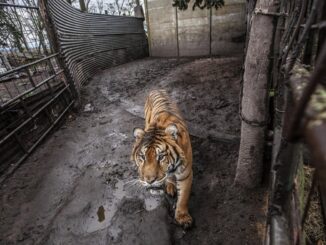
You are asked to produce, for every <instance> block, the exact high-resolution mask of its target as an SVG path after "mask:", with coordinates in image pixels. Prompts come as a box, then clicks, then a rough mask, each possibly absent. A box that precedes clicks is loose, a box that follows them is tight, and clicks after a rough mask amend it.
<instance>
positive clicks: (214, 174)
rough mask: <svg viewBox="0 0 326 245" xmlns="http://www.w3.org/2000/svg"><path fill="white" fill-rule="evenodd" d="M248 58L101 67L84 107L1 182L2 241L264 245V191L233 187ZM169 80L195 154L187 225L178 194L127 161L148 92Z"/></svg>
mask: <svg viewBox="0 0 326 245" xmlns="http://www.w3.org/2000/svg"><path fill="white" fill-rule="evenodd" d="M241 62H242V61H241V58H237V57H234V58H214V59H209V58H208V59H196V60H192V59H180V60H179V61H178V60H176V59H150V58H148V59H144V60H139V61H135V62H131V63H128V64H125V65H121V66H118V67H114V68H111V69H108V70H105V71H103V72H101V73H99V74H98V75H97V76H95V77H94V78H93V80H92V81H90V82H89V84H87V85H86V86H85V87H84V88H83V90H82V107H81V110H80V112H78V113H70V114H69V115H68V116H67V118H66V120H65V121H64V123H63V125H62V126H61V127H60V128H59V129H57V130H56V131H55V132H53V134H52V135H51V136H50V137H48V139H47V140H46V141H45V142H44V143H43V144H42V145H41V146H40V147H39V148H38V149H37V150H36V151H35V152H33V154H32V155H31V156H30V157H29V158H28V159H27V161H26V162H25V163H24V164H23V165H22V166H21V167H20V168H19V169H18V170H17V171H16V172H15V173H14V175H13V176H12V177H11V178H9V179H8V180H7V181H6V182H5V184H4V185H3V186H1V188H0V196H1V200H0V210H1V212H0V244H139V245H146V244H149V245H150V244H162V245H163V244H164V245H165V244H261V243H262V240H263V233H264V229H265V220H266V217H265V216H266V201H267V200H266V190H265V188H261V189H258V190H253V191H243V190H239V189H237V188H236V187H234V186H233V178H234V174H235V167H236V160H237V152H238V147H239V133H240V120H239V117H238V107H239V89H240V72H241ZM156 88H164V89H166V90H167V91H168V93H169V94H170V95H171V97H172V98H174V99H175V100H176V101H177V103H178V105H179V107H180V110H181V111H182V113H183V115H184V117H185V119H186V121H187V122H188V125H189V131H190V134H191V140H192V145H193V152H194V166H193V169H194V182H193V188H192V194H191V199H190V204H189V207H190V213H191V214H192V216H193V218H194V220H195V223H194V226H193V227H192V229H190V230H187V231H184V230H183V229H182V228H180V227H178V226H177V225H176V224H175V222H174V219H173V203H174V200H173V199H171V198H168V197H166V196H165V194H162V192H160V191H156V192H150V191H148V190H145V189H144V188H143V187H141V186H140V185H139V184H138V182H137V181H136V179H137V172H136V168H135V166H134V165H133V164H132V163H131V162H130V160H129V158H130V152H131V147H132V143H133V137H132V130H133V128H134V127H142V126H143V125H144V119H143V117H144V116H143V106H144V103H145V99H146V94H147V93H148V92H149V91H150V90H152V89H156Z"/></svg>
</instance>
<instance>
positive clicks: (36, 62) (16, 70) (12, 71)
mask: <svg viewBox="0 0 326 245" xmlns="http://www.w3.org/2000/svg"><path fill="white" fill-rule="evenodd" d="M57 55H58V53H55V54H52V55H49V56H47V57H44V58H42V59H39V60H36V61H34V62H31V63H28V64H26V65H22V66H19V67H16V68H14V69H12V70H10V71H7V72H4V73H1V74H0V78H2V77H5V76H8V75H10V74H12V73H15V72H18V71H20V70H23V69H26V68H28V67H29V66H32V65H36V64H38V63H40V62H42V61H45V60H47V59H50V58H53V57H56V56H57ZM0 83H4V81H1V80H0Z"/></svg>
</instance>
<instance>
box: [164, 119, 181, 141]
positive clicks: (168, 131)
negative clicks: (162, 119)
mask: <svg viewBox="0 0 326 245" xmlns="http://www.w3.org/2000/svg"><path fill="white" fill-rule="evenodd" d="M165 133H166V134H169V135H171V136H172V137H173V139H175V140H177V139H178V128H177V126H176V125H175V124H174V123H171V124H169V125H168V126H167V127H166V129H165Z"/></svg>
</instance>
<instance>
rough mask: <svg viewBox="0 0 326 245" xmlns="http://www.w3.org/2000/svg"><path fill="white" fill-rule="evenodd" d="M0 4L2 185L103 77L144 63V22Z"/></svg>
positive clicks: (29, 2) (43, 3)
mask: <svg viewBox="0 0 326 245" xmlns="http://www.w3.org/2000/svg"><path fill="white" fill-rule="evenodd" d="M14 3H15V2H14V1H6V3H3V2H0V183H2V182H3V181H4V180H5V179H6V178H7V177H8V176H10V175H11V174H12V173H13V172H14V171H15V170H16V169H17V168H18V167H19V166H20V164H21V163H22V162H23V161H24V160H25V159H26V158H27V157H28V156H29V155H30V153H31V152H32V151H33V150H34V149H35V148H36V147H37V146H38V145H39V143H40V142H41V141H42V140H43V139H44V138H45V137H46V136H47V135H48V134H49V132H50V131H51V130H52V129H53V127H55V125H56V124H58V122H59V121H60V119H61V118H62V117H63V116H64V115H65V113H66V112H67V111H68V110H69V109H70V108H71V107H74V106H75V105H76V104H78V103H79V94H80V89H81V86H82V85H83V84H85V83H86V82H87V81H88V80H89V79H91V78H92V77H93V76H94V75H95V74H96V73H97V72H99V71H101V70H102V69H105V68H108V67H112V66H115V65H119V64H122V63H126V62H128V61H131V60H134V59H137V58H143V57H146V56H147V55H148V51H147V50H148V47H147V38H146V34H145V31H144V28H143V18H136V17H125V16H109V15H100V14H88V13H83V12H81V11H79V10H77V9H75V8H73V7H72V6H71V5H69V4H68V3H67V2H66V1H64V0H40V1H39V2H38V3H37V1H36V0H26V1H25V0H24V1H21V2H20V3H22V4H25V5H17V4H14Z"/></svg>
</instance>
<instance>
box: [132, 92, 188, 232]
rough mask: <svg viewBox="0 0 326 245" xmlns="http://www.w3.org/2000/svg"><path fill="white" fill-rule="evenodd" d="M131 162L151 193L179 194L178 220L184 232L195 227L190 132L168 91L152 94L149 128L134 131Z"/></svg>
mask: <svg viewBox="0 0 326 245" xmlns="http://www.w3.org/2000/svg"><path fill="white" fill-rule="evenodd" d="M133 136H134V138H135V143H134V146H133V149H132V154H131V160H132V161H133V162H135V163H136V166H137V168H138V174H139V181H140V182H141V183H142V185H143V186H145V187H147V188H148V189H151V188H159V187H165V191H166V193H167V194H168V195H170V196H172V197H174V196H175V195H176V194H177V202H176V209H175V213H174V218H175V220H176V222H177V224H179V225H181V226H183V227H184V228H189V227H191V225H192V222H193V219H192V217H191V216H190V214H189V211H188V201H189V197H190V192H191V187H192V180H193V171H192V147H191V142H190V136H189V133H188V128H187V125H186V123H185V121H184V120H183V118H182V117H181V115H180V112H179V109H178V107H177V105H176V103H175V102H173V101H172V100H171V99H170V98H169V96H168V94H167V92H166V91H165V90H154V91H151V92H150V93H149V95H148V96H147V99H146V103H145V128H144V129H142V128H134V130H133Z"/></svg>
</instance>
